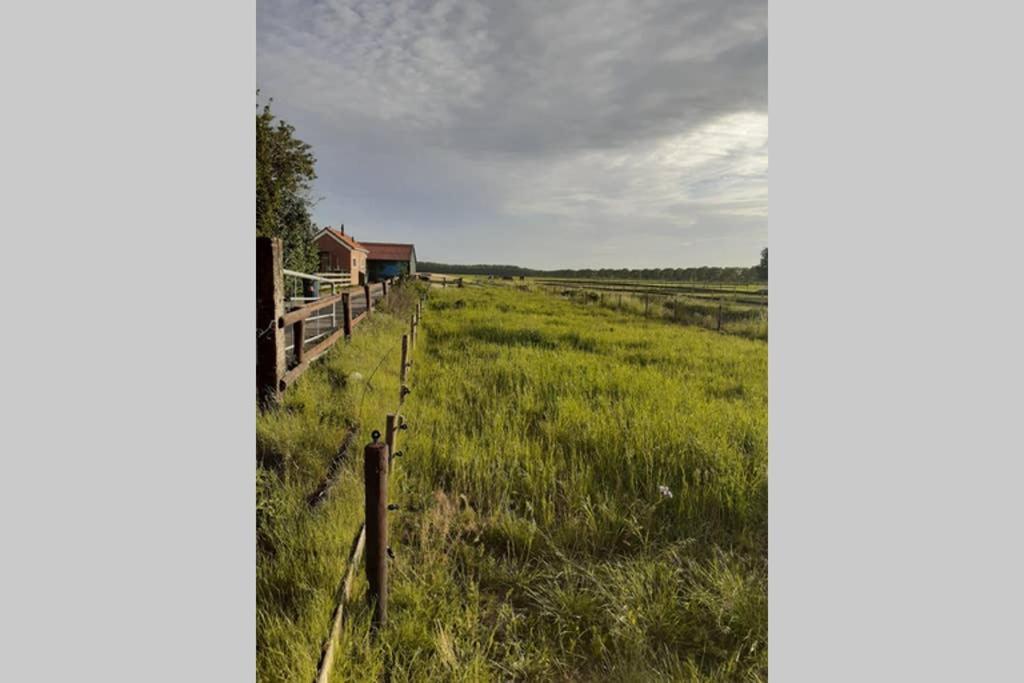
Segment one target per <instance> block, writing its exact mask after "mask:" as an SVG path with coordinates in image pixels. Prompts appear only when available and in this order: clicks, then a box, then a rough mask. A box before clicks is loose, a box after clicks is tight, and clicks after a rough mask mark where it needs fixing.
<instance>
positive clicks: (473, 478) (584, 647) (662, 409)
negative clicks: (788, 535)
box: [257, 286, 767, 681]
mask: <svg viewBox="0 0 1024 683" xmlns="http://www.w3.org/2000/svg"><path fill="white" fill-rule="evenodd" d="M400 317H401V312H400V315H399V318H395V319H392V318H390V317H389V316H387V315H378V316H376V319H375V320H373V321H372V322H371V323H369V325H371V326H376V327H368V328H367V329H366V330H365V334H364V336H363V337H362V338H360V336H359V335H358V334H357V335H356V337H355V338H354V340H353V341H352V342H351V344H349V345H348V346H345V347H342V348H337V349H336V350H335V352H332V353H331V354H330V355H329V357H328V358H327V360H326V361H325V362H324V363H322V364H321V365H320V366H319V367H316V368H314V369H313V370H311V371H310V372H309V373H307V376H308V377H307V376H304V377H303V380H302V381H301V382H300V383H299V385H298V386H297V387H296V388H295V391H294V394H290V395H289V396H288V397H287V398H286V400H285V405H284V406H283V408H282V409H281V410H279V411H276V412H274V413H270V414H267V415H261V416H260V418H259V422H258V427H259V439H258V442H259V444H260V445H261V448H262V449H263V450H264V451H265V453H266V454H270V455H268V456H267V457H266V459H267V460H268V462H269V461H271V460H273V461H274V462H275V463H277V464H276V467H277V468H278V469H270V468H267V469H261V476H260V481H261V482H262V489H261V492H260V495H259V500H260V501H261V511H260V514H261V515H262V518H261V523H260V528H261V532H260V533H261V550H260V553H261V554H260V558H259V560H260V561H259V569H258V595H257V602H258V614H259V622H258V628H259V629H260V631H259V633H258V647H259V650H260V651H259V654H258V669H259V675H260V680H266V681H277V680H289V681H291V680H312V675H313V671H314V669H315V665H316V658H317V655H318V648H319V645H320V641H321V639H322V638H323V636H324V635H325V634H326V632H327V628H328V621H329V618H330V613H331V608H332V604H331V603H332V597H333V596H332V594H333V591H334V590H335V588H336V586H337V583H338V580H339V578H340V576H341V574H342V571H343V567H344V559H343V556H344V554H345V553H346V552H347V550H348V547H349V544H350V543H351V540H352V535H353V534H354V532H355V530H356V528H357V526H358V523H359V521H361V517H362V514H361V504H362V487H361V472H360V470H359V465H360V459H359V458H356V459H355V460H354V461H350V462H349V463H347V464H346V465H345V466H343V468H342V471H341V479H340V482H339V484H338V486H337V487H336V488H335V490H334V492H333V493H332V494H331V495H330V496H329V497H328V500H327V502H326V503H325V504H324V505H323V506H322V507H321V509H319V510H318V511H316V512H315V513H313V514H309V513H308V511H307V510H306V509H305V508H304V505H305V503H304V494H307V493H308V492H309V491H310V490H312V488H314V487H315V486H316V482H317V481H318V480H319V479H320V478H321V477H322V476H323V473H324V472H325V471H326V468H327V462H328V461H329V460H330V458H331V456H332V455H333V451H334V449H335V448H336V446H337V443H338V441H340V438H341V436H342V434H343V433H344V430H345V429H346V428H347V426H348V424H349V423H351V422H358V423H359V425H361V429H362V430H363V433H362V434H360V435H359V437H358V443H359V444H360V445H361V444H363V443H365V442H366V441H367V440H368V438H367V436H366V433H367V432H368V431H369V430H370V429H373V428H381V427H382V425H383V415H384V414H385V413H386V412H389V411H391V410H393V409H394V404H395V397H396V396H397V371H398V363H399V361H398V359H397V352H396V354H395V355H394V357H393V359H392V360H393V362H391V361H386V362H385V364H384V365H383V366H382V367H381V369H380V370H378V371H377V373H376V374H375V375H374V377H373V379H372V381H371V384H372V390H370V391H365V386H366V380H365V378H366V377H367V376H368V375H369V373H372V372H373V367H374V366H376V365H377V364H378V363H379V362H380V358H381V356H382V354H383V353H384V351H385V350H386V348H385V347H387V346H388V345H390V346H391V347H397V345H398V338H399V336H400V335H401V333H402V331H403V329H404V322H403V320H401V319H400ZM421 330H422V336H421V340H420V342H419V344H418V347H417V349H416V353H415V357H414V358H415V362H414V366H413V368H412V387H413V393H412V394H411V395H410V397H409V398H408V399H407V401H406V404H405V407H404V410H403V413H404V415H405V416H406V418H407V420H408V421H409V423H410V430H409V431H408V432H403V440H404V443H402V444H401V446H400V448H401V450H402V451H403V452H404V454H405V457H403V458H401V459H399V460H397V461H396V463H397V466H396V468H395V471H394V472H393V473H392V480H391V491H392V495H391V499H392V501H393V502H395V503H398V504H399V505H400V506H401V510H399V511H398V512H395V513H393V514H392V518H391V527H392V536H391V544H392V546H393V548H394V550H395V553H396V558H395V560H394V561H393V564H392V567H391V581H392V584H391V591H392V594H391V608H390V623H389V625H388V627H387V628H386V629H385V630H384V631H383V632H382V633H381V636H380V639H379V642H376V643H374V642H372V641H371V640H370V637H369V635H368V619H369V613H368V610H367V608H366V605H365V603H364V602H363V600H362V599H361V596H362V595H363V592H364V590H365V583H364V582H363V580H362V578H361V577H360V582H359V583H358V584H357V586H356V595H357V596H360V598H359V599H356V600H355V601H354V603H353V604H352V605H351V608H352V609H351V612H350V618H349V619H348V621H347V623H346V625H345V628H344V633H343V637H342V643H341V646H340V648H339V652H338V655H337V658H336V664H335V672H336V673H335V680H339V681H341V680H378V679H380V678H381V677H382V676H383V675H384V673H385V672H387V673H388V674H389V675H390V677H391V680H393V681H414V680H415V681H420V680H437V681H449V680H473V681H476V680H566V681H570V680H613V681H629V680H636V681H649V680H720V681H735V680H751V681H753V680H763V679H764V678H766V676H767V648H766V639H767V346H766V344H765V343H764V342H763V341H758V340H751V339H744V338H739V337H735V336H727V335H721V334H716V333H714V332H710V331H707V330H704V329H699V328H695V327H686V326H682V325H677V324H673V323H670V322H668V321H664V320H660V319H653V318H651V319H645V318H643V317H641V316H638V315H636V314H635V313H634V312H631V311H616V310H611V309H608V308H603V307H598V306H587V307H584V306H581V305H579V304H578V303H574V302H572V301H569V300H566V299H562V298H559V297H555V296H551V295H549V294H546V293H543V292H536V291H523V290H520V289H518V288H516V287H510V286H473V287H469V286H467V287H466V288H464V289H456V288H447V289H443V290H441V289H437V288H435V289H434V290H432V291H431V293H430V298H429V300H428V302H427V304H426V311H425V314H424V321H423V325H421ZM361 331H362V330H361ZM355 373H358V374H359V375H362V377H363V379H354V377H355ZM290 391H291V390H290ZM282 454H284V455H282ZM271 456H272V457H271ZM282 461H284V462H286V463H287V464H286V465H281V464H280V463H281V462H282ZM278 471H283V472H287V476H281V475H278V474H276V472H278Z"/></svg>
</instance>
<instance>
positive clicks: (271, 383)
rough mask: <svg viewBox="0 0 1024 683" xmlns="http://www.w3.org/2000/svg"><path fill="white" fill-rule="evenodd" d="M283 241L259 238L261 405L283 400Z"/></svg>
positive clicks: (258, 384)
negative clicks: (281, 320)
mask: <svg viewBox="0 0 1024 683" xmlns="http://www.w3.org/2000/svg"><path fill="white" fill-rule="evenodd" d="M283 267H284V266H283V265H282V260H281V240H280V239H277V238H271V237H257V238H256V391H257V398H258V400H259V402H260V404H262V405H269V404H271V403H274V402H276V401H278V400H279V399H280V398H281V387H280V381H281V377H282V376H283V375H284V373H285V355H284V328H283V327H282V326H280V325H279V321H280V319H281V316H283V315H284V272H283Z"/></svg>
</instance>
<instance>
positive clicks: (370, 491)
mask: <svg viewBox="0 0 1024 683" xmlns="http://www.w3.org/2000/svg"><path fill="white" fill-rule="evenodd" d="M379 438H380V432H374V433H373V443H369V444H367V445H366V448H365V449H364V450H363V478H364V481H365V484H366V579H367V581H368V582H369V584H370V589H369V591H368V594H367V595H368V597H369V599H370V604H371V605H372V606H373V622H372V626H373V629H374V630H377V629H379V628H381V627H382V626H385V625H386V624H387V621H388V455H389V451H388V446H387V444H383V443H380V441H378V439H379Z"/></svg>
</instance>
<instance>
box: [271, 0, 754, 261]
mask: <svg viewBox="0 0 1024 683" xmlns="http://www.w3.org/2000/svg"><path fill="white" fill-rule="evenodd" d="M257 30H258V35H257V40H258V45H257V47H258V61H257V64H258V77H259V78H258V80H259V85H260V87H261V89H262V90H263V92H264V94H267V95H270V96H272V97H274V99H275V105H274V107H275V110H277V111H278V112H279V113H280V114H281V115H283V116H284V117H285V118H287V119H289V120H290V121H292V122H293V123H295V124H296V125H297V127H298V131H299V134H300V136H302V137H303V138H304V139H306V140H308V141H309V142H311V143H312V144H313V145H314V147H315V149H316V152H317V155H318V158H319V164H318V169H319V173H320V180H319V182H318V191H319V193H320V194H322V195H323V196H324V197H325V199H324V201H323V202H322V203H321V204H320V205H319V206H318V209H317V218H318V219H319V220H320V221H321V222H324V223H337V222H339V221H344V222H345V223H346V224H347V225H350V226H351V229H352V230H353V232H355V233H356V235H357V236H360V235H364V236H366V237H368V238H369V237H373V238H379V239H409V240H414V241H416V242H417V245H418V246H417V251H418V252H419V253H420V255H421V257H422V258H424V259H431V260H451V261H462V262H465V261H489V262H519V263H522V264H523V265H532V266H539V267H556V266H578V267H583V266H622V265H626V266H636V267H643V266H669V265H698V264H705V263H707V264H749V263H754V262H756V260H757V252H758V251H759V249H760V248H761V247H762V246H764V244H765V243H766V215H767V103H766V88H767V30H766V4H765V2H763V1H758V2H747V1H745V0H739V1H737V0H727V1H713V0H695V1H691V2H679V1H648V0H619V1H616V2H592V1H591V2H559V3H548V2H545V3H541V2H479V1H472V0H470V1H464V2H455V1H454V0H439V1H438V2H417V1H412V0H403V1H401V2H389V3H385V2H379V1H378V2H341V1H332V2H316V3H308V2H295V1H290V0H280V1H275V2H262V3H260V5H259V6H258V24H257Z"/></svg>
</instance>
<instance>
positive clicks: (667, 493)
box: [658, 484, 672, 498]
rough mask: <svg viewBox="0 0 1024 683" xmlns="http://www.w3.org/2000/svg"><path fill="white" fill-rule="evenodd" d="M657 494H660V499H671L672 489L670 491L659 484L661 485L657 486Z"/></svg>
mask: <svg viewBox="0 0 1024 683" xmlns="http://www.w3.org/2000/svg"><path fill="white" fill-rule="evenodd" d="M658 493H660V494H661V497H662V498H671V497H672V489H670V488H669V487H667V486H665V485H664V484H661V485H659V486H658Z"/></svg>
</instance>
